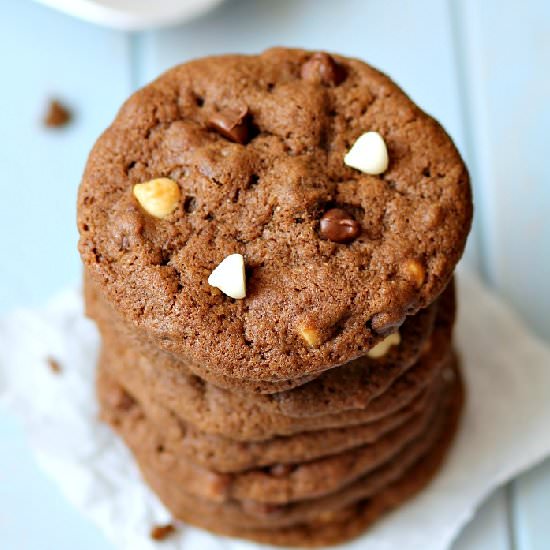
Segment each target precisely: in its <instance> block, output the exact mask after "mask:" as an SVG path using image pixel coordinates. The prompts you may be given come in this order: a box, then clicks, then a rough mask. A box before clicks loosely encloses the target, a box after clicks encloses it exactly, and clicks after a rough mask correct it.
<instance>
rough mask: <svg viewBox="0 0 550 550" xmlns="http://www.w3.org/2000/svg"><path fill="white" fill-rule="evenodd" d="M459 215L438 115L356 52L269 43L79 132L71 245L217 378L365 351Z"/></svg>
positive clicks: (182, 69) (430, 288) (435, 275)
mask: <svg viewBox="0 0 550 550" xmlns="http://www.w3.org/2000/svg"><path fill="white" fill-rule="evenodd" d="M471 217H472V203H471V193H470V186H469V179H468V174H467V171H466V168H465V166H464V164H463V162H462V160H461V158H460V155H459V153H458V152H457V150H456V148H455V147H454V145H453V143H452V141H451V140H450V138H449V137H448V136H447V134H446V133H445V131H444V130H443V129H442V128H441V126H440V125H439V124H438V123H437V122H436V121H434V120H433V119H432V118H431V117H429V116H428V115H426V114H425V113H424V112H422V111H421V110H420V109H419V108H418V107H417V106H416V105H415V104H414V103H413V102H412V101H411V100H410V99H409V98H408V97H407V96H406V95H405V94H404V93H403V92H402V91H401V90H400V89H399V88H398V87H397V86H396V85H395V84H394V83H393V82H392V81H391V80H390V79H389V78H387V77H386V76H384V75H383V74H381V73H380V72H378V71H376V70H375V69H373V68H372V67H370V66H369V65H367V64H365V63H363V62H361V61H358V60H354V59H347V58H343V57H338V56H329V55H328V54H313V53H312V52H307V51H302V50H288V49H272V50H268V51H266V52H264V53H263V54H261V55H256V56H242V55H233V56H221V57H210V58H205V59H201V60H197V61H194V62H191V63H187V64H184V65H181V66H178V67H176V68H174V69H172V70H170V71H168V72H167V73H165V74H164V75H162V76H161V77H160V78H159V79H157V80H156V81H154V82H153V83H151V84H149V85H148V86H146V87H145V88H143V89H142V90H140V91H138V92H137V93H135V94H134V95H133V96H132V97H131V98H130V99H129V100H128V101H127V102H126V103H125V104H124V106H123V107H122V109H121V110H120V112H119V113H118V115H117V117H116V119H115V120H114V122H113V124H112V125H111V126H110V127H109V128H108V129H107V130H106V131H105V132H104V134H103V135H102V136H101V137H100V138H99V140H98V141H97V143H96V144H95V146H94V148H93V150H92V152H91V154H90V157H89V160H88V163H87V167H86V170H85V173H84V177H83V180H82V184H81V187H80V191H79V204H78V226H79V231H80V245H79V247H80V252H81V256H82V259H83V262H84V264H85V267H86V270H87V272H88V273H89V274H90V276H91V277H92V278H93V280H94V281H95V282H96V284H97V285H99V287H100V289H101V292H102V293H103V294H105V296H106V297H107V299H108V301H109V302H110V303H111V304H112V305H113V306H114V307H115V309H116V310H117V311H118V312H119V313H120V314H121V315H122V316H123V317H124V318H126V319H127V320H128V321H129V322H131V323H133V325H134V326H135V327H136V330H137V331H140V332H141V333H142V334H144V335H146V336H147V338H150V339H152V340H153V341H154V342H155V344H156V345H158V346H160V347H162V348H164V349H165V350H168V351H170V352H172V353H174V354H175V355H177V356H178V357H180V358H182V359H183V360H185V361H187V362H189V363H192V364H194V365H199V366H201V365H203V366H204V368H205V369H208V370H209V371H210V372H213V373H217V374H218V375H220V376H229V377H233V378H242V379H254V380H269V381H277V380H290V379H293V378H303V377H307V376H308V375H309V374H311V373H319V372H320V371H322V370H324V369H328V368H331V367H334V366H336V365H339V364H342V363H345V362H347V361H350V360H353V359H354V358H356V357H359V356H361V355H364V354H365V353H366V352H367V351H368V350H369V349H371V348H373V347H374V346H375V345H376V344H377V343H379V342H380V341H381V340H382V339H383V338H384V337H385V336H386V335H387V334H388V333H391V332H393V331H395V330H396V328H397V327H399V326H400V325H401V324H402V323H403V321H404V319H405V317H406V316H407V315H410V314H412V313H414V312H416V311H417V310H418V309H419V308H422V307H425V306H427V305H428V304H430V303H431V302H432V301H433V300H434V299H435V298H436V297H437V296H438V295H439V294H440V292H441V291H442V290H443V289H444V287H445V285H446V284H447V282H448V281H449V279H450V277H451V274H452V271H453V269H454V267H455V264H456V263H457V261H458V259H459V258H460V256H461V254H462V251H463V249H464V244H465V240H466V235H467V233H468V230H469V227H470V222H471Z"/></svg>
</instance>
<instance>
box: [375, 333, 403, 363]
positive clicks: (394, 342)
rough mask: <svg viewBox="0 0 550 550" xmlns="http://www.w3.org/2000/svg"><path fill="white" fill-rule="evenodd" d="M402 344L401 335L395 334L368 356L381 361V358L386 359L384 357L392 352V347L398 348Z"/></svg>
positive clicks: (384, 340)
mask: <svg viewBox="0 0 550 550" xmlns="http://www.w3.org/2000/svg"><path fill="white" fill-rule="evenodd" d="M400 343H401V336H400V335H399V332H394V333H393V334H390V335H389V336H386V338H384V339H383V340H382V341H381V342H379V343H378V344H376V346H374V347H373V348H372V349H370V350H369V351H368V353H367V355H368V356H369V357H370V358H371V359H379V358H380V357H384V355H386V353H388V351H390V348H391V347H392V346H398V345H399V344H400Z"/></svg>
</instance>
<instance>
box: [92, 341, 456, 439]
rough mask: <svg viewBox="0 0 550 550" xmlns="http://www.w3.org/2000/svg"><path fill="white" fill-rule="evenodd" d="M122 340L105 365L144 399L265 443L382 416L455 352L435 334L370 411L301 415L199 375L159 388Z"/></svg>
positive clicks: (108, 349)
mask: <svg viewBox="0 0 550 550" xmlns="http://www.w3.org/2000/svg"><path fill="white" fill-rule="evenodd" d="M118 344H120V342H116V343H115V342H111V341H105V343H104V349H103V352H102V356H101V358H100V368H103V369H105V370H106V371H107V372H108V373H109V374H110V375H111V376H113V378H115V379H116V380H117V382H118V383H120V384H121V385H122V386H123V387H124V388H125V389H126V390H127V391H128V392H129V393H130V394H131V395H133V396H135V397H136V398H137V399H138V401H147V399H148V396H149V395H151V394H153V395H155V396H157V399H158V398H159V397H160V396H162V403H163V405H164V406H165V407H166V408H168V409H170V410H172V411H174V412H175V413H176V414H177V415H178V416H179V417H180V418H181V419H182V420H184V421H185V422H187V423H189V424H192V425H193V426H195V427H196V428H198V429H199V430H201V431H202V432H205V433H208V434H213V435H221V436H224V437H227V438H229V439H233V440H236V441H265V440H268V439H272V438H273V437H275V436H287V435H293V434H297V433H301V432H307V431H316V430H324V429H329V428H338V427H344V426H357V425H359V424H365V423H367V422H373V421H376V420H379V419H380V418H383V417H385V416H387V415H390V414H393V413H395V412H396V411H398V410H399V409H401V408H402V407H404V406H405V405H406V404H407V403H410V402H411V401H412V400H413V399H414V398H415V397H417V396H419V395H420V394H421V392H422V391H423V390H424V389H425V388H426V387H428V386H429V385H430V383H431V382H432V381H433V380H434V378H435V377H436V376H437V374H438V373H439V372H440V370H441V368H442V367H443V366H444V365H445V364H446V363H447V362H448V360H449V354H450V343H449V341H448V339H447V338H441V340H438V339H435V336H434V343H433V344H432V347H431V349H430V351H429V353H427V354H426V355H424V356H423V357H421V358H420V360H419V361H418V363H417V364H416V365H415V366H414V367H412V368H410V369H409V370H408V371H407V372H405V374H403V376H401V377H399V378H398V379H397V380H396V381H395V382H394V384H392V386H390V388H389V389H388V390H387V391H386V392H384V393H383V394H382V395H381V396H379V397H377V398H376V399H373V400H372V401H371V402H370V403H369V406H368V407H367V408H366V409H353V410H349V411H344V412H339V413H334V414H330V413H328V412H327V414H326V415H321V416H305V417H302V418H300V417H291V416H285V415H281V414H275V413H270V412H268V411H265V410H263V409H262V408H260V407H258V406H257V405H255V404H254V403H253V401H252V400H251V401H249V400H247V399H245V400H243V398H242V396H241V395H239V394H235V393H231V392H228V391H226V390H221V389H219V388H215V387H213V386H211V385H209V384H207V383H205V382H204V381H202V380H200V379H199V378H197V377H190V378H189V380H187V383H186V384H179V385H178V386H177V389H178V392H177V393H173V391H170V388H171V387H172V386H171V385H170V384H169V383H166V387H164V388H160V386H159V385H155V386H153V385H152V384H153V377H152V376H143V372H144V369H147V368H150V366H149V365H147V364H145V366H144V365H143V363H144V359H143V357H141V356H139V355H137V356H136V355H134V354H133V353H132V351H131V350H128V349H121V348H120V347H116V346H117V345H118ZM153 372H154V370H151V373H153ZM161 383H162V384H164V383H165V382H164V381H161ZM172 389H173V387H172Z"/></svg>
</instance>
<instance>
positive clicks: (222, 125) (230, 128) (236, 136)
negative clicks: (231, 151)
mask: <svg viewBox="0 0 550 550" xmlns="http://www.w3.org/2000/svg"><path fill="white" fill-rule="evenodd" d="M248 118H249V114H248V108H246V107H244V108H242V109H240V110H238V111H233V110H226V111H223V112H219V113H214V114H213V115H212V116H211V117H210V119H209V120H208V126H209V127H210V128H212V129H213V130H216V132H218V133H219V134H221V135H222V136H224V137H226V138H227V139H229V140H231V141H235V142H236V143H240V144H242V145H244V144H245V143H246V142H247V141H248V139H249V137H250V124H249V120H248Z"/></svg>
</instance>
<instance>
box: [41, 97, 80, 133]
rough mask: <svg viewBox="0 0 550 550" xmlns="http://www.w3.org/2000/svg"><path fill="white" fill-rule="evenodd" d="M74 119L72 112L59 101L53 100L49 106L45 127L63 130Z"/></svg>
mask: <svg viewBox="0 0 550 550" xmlns="http://www.w3.org/2000/svg"><path fill="white" fill-rule="evenodd" d="M72 118H73V115H72V112H71V110H70V109H69V108H68V107H66V106H65V105H63V104H62V103H61V102H60V101H59V100H57V99H52V100H50V102H49V104H48V110H47V111H46V115H45V116H44V126H45V127H46V128H62V127H64V126H67V124H69V122H71V120H72Z"/></svg>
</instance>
